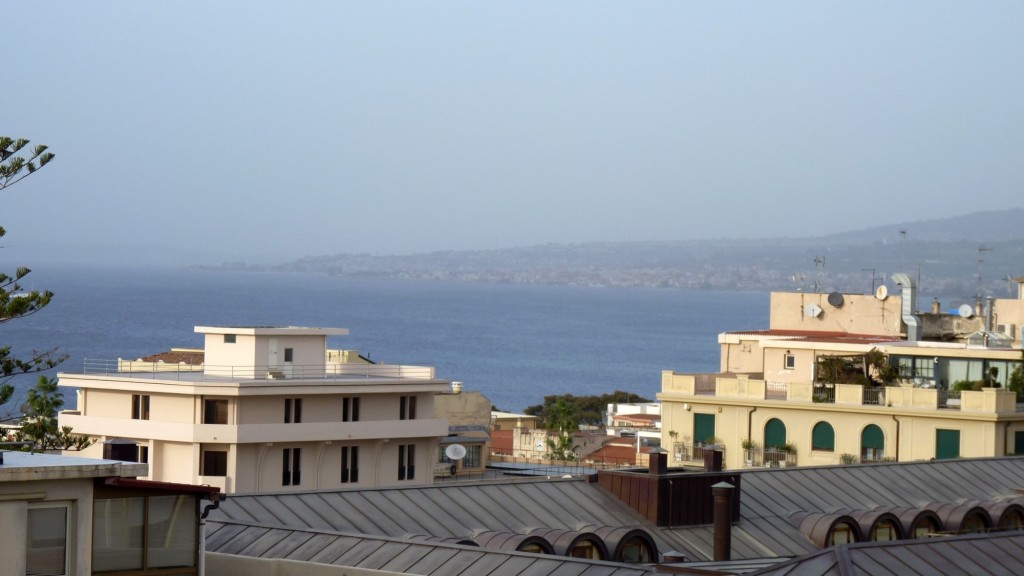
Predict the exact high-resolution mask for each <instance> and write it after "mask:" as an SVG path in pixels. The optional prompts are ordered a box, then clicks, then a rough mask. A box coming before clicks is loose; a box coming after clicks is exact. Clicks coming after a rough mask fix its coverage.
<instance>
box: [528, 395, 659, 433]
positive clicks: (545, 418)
mask: <svg viewBox="0 0 1024 576" xmlns="http://www.w3.org/2000/svg"><path fill="white" fill-rule="evenodd" d="M638 402H650V400H648V399H646V398H643V397H641V396H639V395H637V394H633V393H632V392H622V391H621V390H616V391H615V392H612V393H611V394H601V395H600V396H573V395H572V394H564V395H553V396H545V397H544V404H535V405H533V406H528V407H527V408H526V409H525V410H523V412H524V413H526V414H529V415H530V416H539V417H540V419H541V422H543V423H544V425H545V427H547V428H559V426H558V423H559V422H560V421H562V420H564V419H565V418H566V417H568V416H571V417H572V418H574V419H575V423H576V425H577V426H578V425H579V424H588V425H593V426H601V425H604V424H605V414H606V413H607V410H608V405H609V404H622V403H630V404H632V403H638Z"/></svg>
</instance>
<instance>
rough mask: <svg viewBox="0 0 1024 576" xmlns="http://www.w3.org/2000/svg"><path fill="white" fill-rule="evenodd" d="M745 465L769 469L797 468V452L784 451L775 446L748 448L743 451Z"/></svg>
mask: <svg viewBox="0 0 1024 576" xmlns="http://www.w3.org/2000/svg"><path fill="white" fill-rule="evenodd" d="M743 465H744V466H750V467H764V466H767V467H769V468H777V467H786V466H796V450H783V449H782V448H778V447H775V446H772V447H770V448H746V449H744V450H743Z"/></svg>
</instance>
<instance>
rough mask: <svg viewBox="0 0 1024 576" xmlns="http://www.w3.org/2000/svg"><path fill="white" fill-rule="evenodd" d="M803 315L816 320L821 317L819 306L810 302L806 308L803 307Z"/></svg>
mask: <svg viewBox="0 0 1024 576" xmlns="http://www.w3.org/2000/svg"><path fill="white" fill-rule="evenodd" d="M804 314H806V315H807V316H808V317H810V318H817V317H818V316H820V315H821V306H818V305H817V304H815V303H813V302H812V303H810V304H808V305H807V306H804Z"/></svg>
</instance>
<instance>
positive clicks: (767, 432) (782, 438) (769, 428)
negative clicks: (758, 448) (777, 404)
mask: <svg viewBox="0 0 1024 576" xmlns="http://www.w3.org/2000/svg"><path fill="white" fill-rule="evenodd" d="M785 445H786V425H785V424H783V423H782V420H779V419H778V418H772V419H771V420H769V421H768V422H767V423H765V425H764V447H765V448H776V447H779V446H785Z"/></svg>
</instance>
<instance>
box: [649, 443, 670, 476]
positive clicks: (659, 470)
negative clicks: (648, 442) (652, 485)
mask: <svg viewBox="0 0 1024 576" xmlns="http://www.w3.org/2000/svg"><path fill="white" fill-rule="evenodd" d="M650 457H651V458H650V460H649V461H648V463H647V473H648V474H650V475H651V476H661V475H662V474H664V473H665V472H667V471H668V452H666V451H665V450H664V449H662V448H658V449H657V450H652V451H651V454H650Z"/></svg>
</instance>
